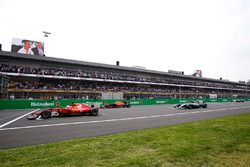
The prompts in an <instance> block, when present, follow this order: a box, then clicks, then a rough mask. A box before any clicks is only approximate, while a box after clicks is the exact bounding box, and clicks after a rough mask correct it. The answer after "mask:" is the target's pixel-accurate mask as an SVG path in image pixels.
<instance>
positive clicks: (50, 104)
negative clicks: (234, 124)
mask: <svg viewBox="0 0 250 167" xmlns="http://www.w3.org/2000/svg"><path fill="white" fill-rule="evenodd" d="M191 100H194V101H195V100H197V99H189V98H183V99H142V100H130V104H131V105H157V104H178V103H188V102H190V101H191ZM198 100H203V101H205V102H208V103H209V102H233V101H234V100H237V98H218V99H198ZM244 100H245V101H250V98H245V99H244ZM116 101H118V100H81V99H77V100H0V110H1V109H2V110H3V109H30V108H56V107H65V106H67V105H70V104H71V103H73V102H74V103H95V104H100V105H102V106H103V104H104V102H107V103H114V102H116Z"/></svg>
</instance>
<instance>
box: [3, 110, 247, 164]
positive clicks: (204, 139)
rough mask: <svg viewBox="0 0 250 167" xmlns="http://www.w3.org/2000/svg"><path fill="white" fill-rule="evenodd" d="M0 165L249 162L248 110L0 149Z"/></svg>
mask: <svg viewBox="0 0 250 167" xmlns="http://www.w3.org/2000/svg"><path fill="white" fill-rule="evenodd" d="M0 166H11V167H12V166H53V167H54V166H108V167H110V166H150V167H151V166H164V167H165V166H174V167H176V166H223V167H224V166H232V167H235V166H237V167H241V166H242V167H246V166H250V114H242V115H238V116H229V117H225V118H220V119H212V120H207V121H199V122H194V123H188V124H181V125H176V126H168V127H161V128H156V129H147V130H140V131H133V132H128V133H123V134H115V135H109V136H102V137H95V138H87V139H78V140H70V141H64V142H57V143H50V144H44V145H34V146H29V147H22V148H15V149H9V150H1V151H0Z"/></svg>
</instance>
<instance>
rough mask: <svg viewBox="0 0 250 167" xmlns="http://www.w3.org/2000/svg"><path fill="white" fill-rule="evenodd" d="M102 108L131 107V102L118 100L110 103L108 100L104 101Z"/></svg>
mask: <svg viewBox="0 0 250 167" xmlns="http://www.w3.org/2000/svg"><path fill="white" fill-rule="evenodd" d="M102 108H130V102H127V101H116V102H114V103H112V104H108V103H107V102H104V106H103V107H102Z"/></svg>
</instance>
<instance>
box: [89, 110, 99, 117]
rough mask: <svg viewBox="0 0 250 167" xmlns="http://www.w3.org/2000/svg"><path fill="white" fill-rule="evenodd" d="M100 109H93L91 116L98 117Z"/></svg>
mask: <svg viewBox="0 0 250 167" xmlns="http://www.w3.org/2000/svg"><path fill="white" fill-rule="evenodd" d="M98 110H99V109H98V108H93V109H92V110H91V111H90V115H92V116H97V115H98Z"/></svg>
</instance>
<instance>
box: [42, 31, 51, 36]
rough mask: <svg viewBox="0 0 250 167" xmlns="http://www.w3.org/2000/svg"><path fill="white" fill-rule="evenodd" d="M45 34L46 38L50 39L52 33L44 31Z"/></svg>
mask: <svg viewBox="0 0 250 167" xmlns="http://www.w3.org/2000/svg"><path fill="white" fill-rule="evenodd" d="M43 34H44V37H49V35H51V33H50V32H47V31H43Z"/></svg>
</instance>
